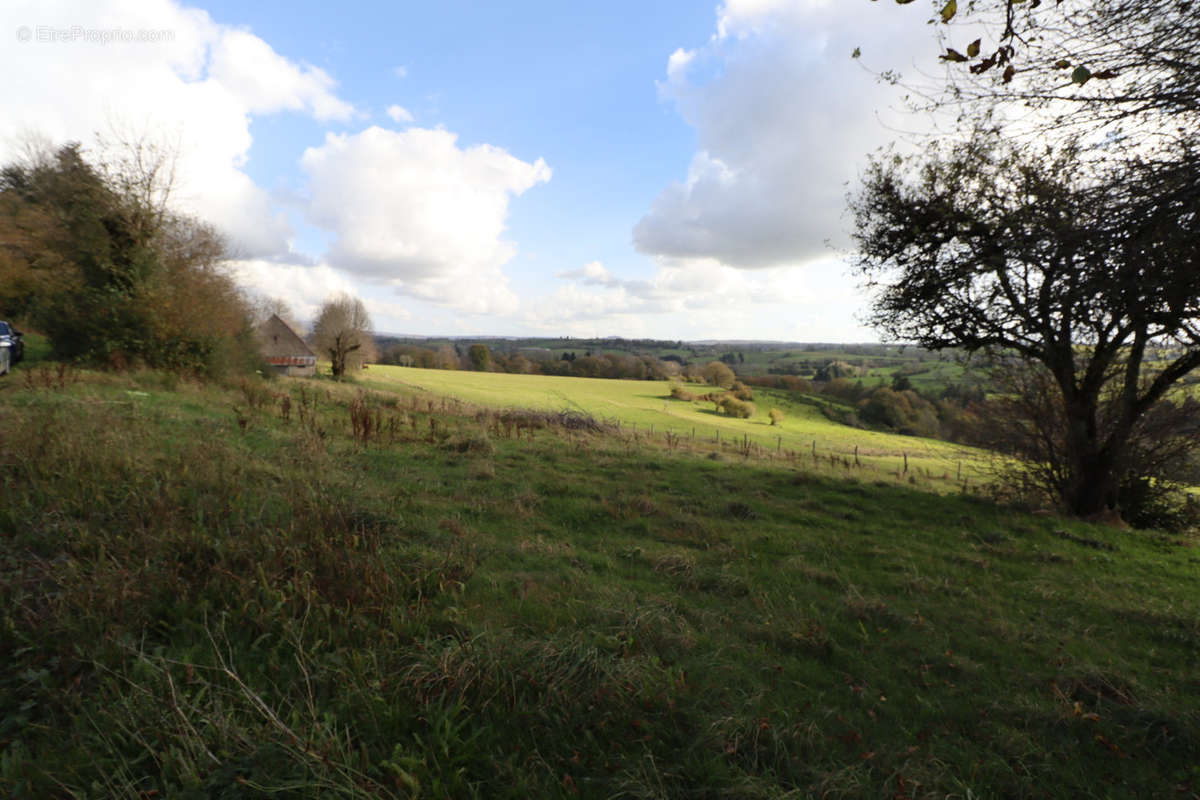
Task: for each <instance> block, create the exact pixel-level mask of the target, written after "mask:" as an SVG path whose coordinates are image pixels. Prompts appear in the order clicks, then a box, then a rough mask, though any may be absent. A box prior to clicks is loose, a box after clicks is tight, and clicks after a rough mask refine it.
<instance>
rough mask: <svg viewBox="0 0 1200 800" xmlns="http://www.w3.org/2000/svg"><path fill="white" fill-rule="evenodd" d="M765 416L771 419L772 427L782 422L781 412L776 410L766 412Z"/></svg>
mask: <svg viewBox="0 0 1200 800" xmlns="http://www.w3.org/2000/svg"><path fill="white" fill-rule="evenodd" d="M767 416H769V417H770V418H771V424H772V425H778V424H779V423H781V422H783V412H782V411H780V410H779V409H778V408H772V409H771V410H770V411H768V412H767Z"/></svg>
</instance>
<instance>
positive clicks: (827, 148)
mask: <svg viewBox="0 0 1200 800" xmlns="http://www.w3.org/2000/svg"><path fill="white" fill-rule="evenodd" d="M890 5H892V4H887V6H890ZM887 6H885V4H882V3H881V4H878V5H873V6H870V7H859V6H857V5H855V4H850V3H845V2H838V3H834V2H831V0H728V1H727V2H726V3H725V4H724V5H723V6H721V7H720V8H719V9H718V20H717V26H716V32H715V34H714V35H713V37H712V38H711V40H710V41H709V42H707V43H706V44H704V45H703V46H701V47H699V48H697V49H695V50H690V51H689V50H683V49H679V50H676V51H675V52H674V53H672V54H671V55H670V57H669V59H668V61H667V77H666V80H665V81H663V82H661V83H660V84H659V90H660V93H661V96H662V97H663V98H664V99H666V100H668V101H670V102H671V103H673V104H674V105H675V107H676V108H677V109H678V110H679V112H680V113H681V114H682V116H683V117H684V119H685V120H686V121H687V122H688V123H689V124H691V125H692V126H694V128H695V129H696V137H697V150H696V153H695V154H694V156H693V158H692V162H691V166H690V167H689V169H688V174H687V176H686V178H684V179H683V180H681V181H678V182H674V183H672V184H670V185H669V186H667V187H666V188H664V189H663V190H662V192H661V193H660V194H659V195H658V197H657V198H656V199H655V200H654V201H653V203H652V204H651V206H650V208H649V210H648V212H647V213H646V215H645V216H644V217H643V218H642V219H641V220H640V221H639V222H638V223H637V225H636V226H635V228H634V233H633V236H634V242H635V244H636V246H637V248H638V249H639V250H640V251H642V252H644V253H647V254H650V255H658V256H670V257H675V258H713V259H716V260H718V261H720V262H721V263H723V264H726V265H731V266H736V267H740V268H764V267H769V266H778V265H785V264H799V263H803V262H805V261H808V260H811V259H814V258H818V257H820V256H822V255H824V254H826V252H827V249H826V241H827V240H833V241H834V242H836V243H841V242H842V240H843V238H844V237H843V236H842V232H843V229H844V227H845V223H844V221H843V220H842V210H843V208H844V207H845V194H846V191H847V186H846V183H847V181H851V180H853V179H854V178H855V177H856V170H857V167H856V165H857V164H860V163H862V159H863V156H864V155H865V154H866V153H867V152H869V151H871V150H873V149H874V148H875V147H877V146H878V145H879V144H881V143H883V142H886V141H887V140H888V139H891V138H894V133H892V132H890V131H888V130H886V128H885V127H884V125H883V124H881V122H880V120H879V118H878V117H877V115H876V112H880V113H882V114H883V115H884V116H887V115H888V113H889V112H888V105H889V104H890V103H894V102H896V98H895V95H894V92H893V90H892V88H891V87H889V86H881V85H880V84H879V83H878V82H877V81H875V79H874V77H873V76H872V75H870V74H867V73H866V72H865V71H864V70H863V69H862V68H861V65H859V64H858V63H857V62H855V61H853V60H852V59H851V58H850V53H851V51H852V50H853V49H854V48H855V47H862V48H863V50H864V51H865V52H867V53H868V54H869V55H871V56H872V59H873V62H872V63H878V64H882V65H884V66H885V67H902V66H904V65H905V64H906V63H908V60H909V59H910V58H911V54H912V53H914V52H918V53H919V52H929V53H932V48H931V47H930V44H929V34H928V30H927V28H926V27H925V26H924V25H923V22H924V16H923V15H922V14H920V13H913V12H909V11H907V9H905V8H903V7H901V8H899V9H896V8H889V7H887ZM864 14H866V15H870V20H869V24H864V20H863V17H864ZM889 23H890V24H889ZM916 42H920V44H916ZM922 48H924V49H922Z"/></svg>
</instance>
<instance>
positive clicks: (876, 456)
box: [363, 366, 988, 481]
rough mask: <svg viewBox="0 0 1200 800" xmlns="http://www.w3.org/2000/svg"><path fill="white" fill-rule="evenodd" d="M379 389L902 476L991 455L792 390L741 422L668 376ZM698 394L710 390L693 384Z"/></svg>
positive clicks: (761, 401)
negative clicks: (776, 413) (575, 415)
mask: <svg viewBox="0 0 1200 800" xmlns="http://www.w3.org/2000/svg"><path fill="white" fill-rule="evenodd" d="M363 380H364V383H365V384H366V385H369V386H372V387H377V388H401V389H402V388H409V389H420V390H424V391H429V392H432V393H434V394H442V395H447V396H451V397H456V398H459V399H461V400H464V401H467V402H471V403H477V404H479V405H484V406H489V407H493V408H509V407H522V408H540V409H549V410H559V409H576V410H579V411H584V412H586V413H589V414H592V415H595V416H597V417H601V418H605V419H616V420H619V421H620V423H621V424H622V426H623V427H625V428H628V429H629V430H630V431H632V430H634V426H636V430H637V431H638V432H640V433H643V434H648V433H650V431H651V426H653V430H654V432H655V433H657V434H660V435H661V434H662V432H664V431H671V432H672V433H674V434H679V435H681V436H685V437H688V439H689V441H690V440H691V437H692V432H693V431H695V440H696V441H698V442H701V443H705V442H715V441H716V439H717V437H718V435H719V436H720V437H722V439H723V440H725V441H727V442H728V441H743V440H744V441H748V442H753V443H755V444H757V445H758V446H760V447H761V448H763V449H764V450H767V451H785V452H786V451H790V452H795V453H801V454H804V456H805V457H809V458H811V455H812V452H813V450H814V443H815V450H816V453H817V455H818V458H827V457H828V456H829V455H830V454H833V455H835V456H836V457H838V458H839V459H853V457H854V452H855V448H856V447H857V448H858V457H859V461H860V462H861V463H865V464H870V465H872V466H873V467H875V468H876V469H877V470H878V471H880V472H882V473H889V474H894V473H896V472H901V473H902V474H903V470H904V463H905V454H907V457H908V463H909V470H910V472H912V471H915V470H920V471H921V472H922V474H926V475H929V476H943V475H947V476H949V478H950V479H953V480H956V481H957V479H958V477H959V470H960V464H961V470H962V474H963V475H965V476H967V477H968V478H969V479H971V480H979V479H982V478H983V477H984V476H985V475H986V465H987V459H988V456H987V454H985V453H983V452H981V451H979V450H976V449H973V448H968V447H963V446H959V445H953V444H949V443H946V442H939V441H936V440H933V439H922V438H919V437H913V436H900V435H896V434H887V433H880V432H877V431H866V430H859V429H856V428H850V427H847V426H845V425H841V424H839V423H836V422H833V421H832V420H829V419H827V418H826V417H825V416H824V415H823V414H821V412H820V411H819V410H818V409H817V408H814V407H813V405H812V404H811V401H809V400H804V399H799V400H797V399H795V398H794V397H792V396H790V395H789V393H787V392H781V391H772V390H764V389H756V390H755V404H756V406H757V408H758V411H757V413H756V414H755V416H754V417H752V418H751V419H746V420H743V419H734V418H731V417H727V416H724V415H719V414H717V413H716V412H715V411H714V410H713V407H712V404H711V403H703V402H699V401H697V402H686V401H680V400H673V399H671V397H670V384H669V383H667V382H665V381H628V380H606V379H601V378H572V377H559V376H546V375H514V374H507V373H493V372H467V371H454V370H430V369H415V368H408V367H390V366H372V367H371V368H370V369H369V370H368V371H367V373H366V375H365V377H364V379H363ZM688 388H689V390H690V391H692V392H694V393H702V392H704V391H707V390H708V388H709V387H701V386H695V385H689V387H688ZM771 408H780V409H781V410H782V411H783V412H784V413H785V415H786V416H785V419H784V421H783V423H782V424H781V425H778V426H772V425H771V424H770V420H769V419H768V417H767V413H768V412H769V411H770V409H771Z"/></svg>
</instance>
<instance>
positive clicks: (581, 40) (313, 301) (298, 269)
mask: <svg viewBox="0 0 1200 800" xmlns="http://www.w3.org/2000/svg"><path fill="white" fill-rule="evenodd" d="M0 20H3V23H2V24H3V25H4V27H5V28H6V29H8V30H10V31H14V32H15V36H14V37H13V38H14V39H15V40H16V41H15V42H14V43H11V44H6V45H5V46H4V47H2V48H0V66H2V67H5V68H6V73H7V74H10V75H12V74H22V75H28V76H31V78H30V79H29V80H28V81H25V82H23V83H22V84H21V85H20V86H18V87H16V88H15V89H14V90H13V91H11V92H6V94H7V95H8V97H7V101H4V100H0V105H3V106H5V107H4V108H3V111H4V113H3V115H0V119H3V120H4V121H3V122H0V139H2V141H0V148H3V149H4V150H5V153H4V155H5V156H6V157H10V158H11V157H12V156H13V154H14V153H16V152H17V151H18V149H19V146H20V140H21V139H22V137H24V136H27V135H28V133H29V132H31V131H36V132H39V133H40V134H42V135H44V136H46V137H49V138H50V139H51V140H53V141H63V140H65V139H79V140H81V141H84V142H85V144H88V145H89V146H90V147H92V148H93V149H97V150H102V149H103V147H104V145H103V144H102V143H100V142H98V141H97V140H96V139H95V137H94V132H96V131H100V132H104V131H109V132H110V135H109V136H108V137H107V138H108V139H109V140H111V139H112V138H113V137H112V136H111V131H112V130H113V129H114V128H115V129H118V130H120V131H122V132H124V134H125V135H127V136H128V135H134V136H149V137H151V138H154V139H159V140H162V141H164V142H168V143H170V144H171V145H172V146H174V147H175V148H176V149H177V150H178V151H179V153H180V169H179V177H178V186H177V189H178V190H177V191H176V194H175V197H176V199H177V202H178V203H179V204H180V206H181V207H183V208H185V209H186V210H188V211H191V212H194V213H196V214H198V215H200V216H202V217H204V218H206V219H209V220H211V221H212V222H213V223H214V224H215V225H216V226H217V227H219V228H220V229H221V230H223V231H224V232H225V233H226V235H227V236H228V238H229V240H230V242H231V245H232V247H233V249H234V253H235V255H236V256H237V257H236V259H235V260H234V261H233V262H232V263H231V269H232V270H233V271H234V273H235V274H236V276H237V277H238V279H239V280H240V281H241V282H242V283H243V284H244V285H245V286H246V287H247V289H248V291H253V292H257V293H259V294H263V295H267V296H272V297H278V298H280V299H283V300H285V301H286V302H288V303H289V304H290V305H291V306H292V307H293V308H294V310H295V312H296V315H297V316H298V317H300V318H302V319H303V318H308V317H311V315H312V314H313V313H314V312H315V309H316V308H317V306H318V305H319V303H320V302H321V301H322V300H323V299H324V298H326V297H328V296H329V295H331V294H332V293H335V292H339V291H347V292H351V293H354V294H356V295H359V296H361V297H363V298H364V300H365V301H366V302H367V305H368V308H369V309H370V310H371V312H372V315H373V317H374V319H375V324H376V328H377V329H379V330H381V331H390V332H403V333H414V334H431V335H433V334H438V335H443V334H451V335H472V334H496V335H518V334H533V335H559V334H570V335H599V336H605V335H622V336H655V337H662V338H672V339H674V338H697V339H699V338H760V339H787V340H806V341H864V340H871V339H874V338H876V337H875V334H874V333H873V332H871V331H870V330H868V329H865V328H863V327H862V326H861V325H860V324H859V323H858V322H857V320H856V316H857V315H858V314H860V313H861V310H862V308H863V306H864V298H863V296H862V293H861V291H860V290H859V289H858V288H857V286H856V282H855V280H854V279H853V278H852V277H851V276H849V275H847V271H846V267H845V266H844V263H843V260H842V255H841V254H839V251H838V250H837V249H836V248H837V247H838V246H841V247H844V246H846V240H845V236H844V231H845V228H846V224H847V222H846V219H845V218H844V214H843V212H842V207H843V205H844V200H843V198H844V196H845V193H846V191H847V190H848V188H849V185H850V183H852V182H853V180H854V178H855V176H856V175H857V171H858V169H859V168H860V167H861V165H862V163H863V161H864V157H865V155H866V153H867V152H869V151H870V150H872V149H873V148H875V147H877V146H879V145H882V144H884V143H886V142H888V141H890V140H891V139H893V138H895V135H896V134H895V130H896V129H898V128H900V127H908V128H911V127H913V120H912V119H911V118H905V117H903V116H902V115H900V114H899V113H898V112H896V111H895V108H896V107H897V106H898V105H899V99H898V97H897V96H896V94H895V91H894V90H893V89H892V88H891V87H887V86H884V85H881V84H880V83H879V82H878V81H876V80H874V78H873V76H872V75H871V74H870V72H868V71H867V70H866V69H864V68H863V67H862V65H861V64H860V63H858V62H855V61H853V60H852V59H851V58H850V51H851V50H852V49H853V48H854V47H858V46H861V47H862V48H863V50H864V53H865V58H864V61H865V62H866V63H868V64H870V65H871V66H873V67H876V68H880V69H883V68H898V69H905V68H911V69H929V70H932V69H935V68H936V67H935V62H934V56H935V54H936V51H935V48H934V46H933V45H932V35H931V34H930V32H929V30H928V29H927V27H926V25H925V9H924V8H923V7H921V8H916V9H909V8H903V7H900V8H897V7H895V6H893V5H892V4H878V3H873V2H871V1H870V0H725V2H721V3H702V2H691V3H685V2H657V3H652V4H648V3H645V2H637V3H634V2H608V3H604V4H600V3H561V2H553V3H551V2H519V3H517V2H513V3H503V4H501V3H485V2H462V1H461V0H453V1H452V2H440V3H435V4H429V3H420V4H418V3H391V4H383V3H380V4H350V3H341V4H330V3H328V2H322V3H317V2H289V3H277V2H260V3H254V4H250V5H248V4H244V3H235V2H205V3H200V4H188V3H181V2H176V0H139V1H137V2H134V1H133V0H95V2H87V3H83V2H75V3H71V2H17V3H15V4H8V5H6V7H5V9H4V10H3V11H0ZM22 31H26V33H25V34H22ZM104 32H115V34H114V33H110V34H107V35H108V39H107V41H104V37H105V35H106V34H105V33H104ZM147 32H149V33H147ZM22 36H24V37H25V38H24V39H22ZM848 182H850V183H848ZM830 244H832V245H833V246H834V248H835V249H831V247H830V246H829V245H830Z"/></svg>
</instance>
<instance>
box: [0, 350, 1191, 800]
mask: <svg viewBox="0 0 1200 800" xmlns="http://www.w3.org/2000/svg"><path fill="white" fill-rule="evenodd" d="M51 374H53V373H51ZM285 401H286V402H285ZM284 409H286V411H285V410H284ZM824 469H825V468H824V467H822V468H821V469H818V470H812V469H809V468H808V467H807V466H805V462H804V461H803V460H801V462H800V464H798V465H790V464H789V465H783V464H771V463H769V462H766V461H755V460H753V459H740V460H732V461H713V460H709V459H706V458H702V457H697V456H695V455H692V454H689V453H688V452H687V451H686V450H684V449H680V448H668V447H664V446H662V445H661V444H659V443H655V444H654V445H653V446H648V445H646V444H644V443H642V442H639V441H634V440H633V439H631V438H630V437H629V436H628V435H627V434H625V433H618V432H616V431H615V430H612V429H610V428H608V427H607V426H605V425H604V424H603V423H601V422H598V421H596V420H594V419H593V420H590V421H589V419H588V418H587V417H584V416H582V415H556V414H543V413H540V412H539V413H528V414H526V413H517V412H508V413H507V414H506V413H501V412H491V411H488V410H486V409H480V408H476V407H473V406H467V405H466V404H461V403H458V404H456V403H443V402H441V401H439V400H435V399H433V398H430V397H428V396H426V395H421V394H416V393H414V394H408V395H403V396H398V395H395V394H391V393H387V392H365V391H363V390H362V389H360V388H358V387H354V386H342V385H337V384H331V383H322V382H302V381H295V382H289V381H277V382H272V383H270V384H258V383H248V384H233V385H230V386H228V387H222V386H217V385H198V384H193V383H187V382H180V383H178V384H171V385H168V384H165V383H163V382H162V381H160V380H158V379H157V378H155V377H154V375H153V374H150V373H146V374H141V375H135V376H129V377H124V378H123V377H119V376H112V375H105V376H97V375H92V374H89V373H77V374H74V376H73V378H72V379H70V380H64V381H61V382H59V381H57V380H56V379H55V380H46V381H40V380H39V381H36V382H33V383H31V384H29V385H20V384H16V385H10V386H9V388H8V389H7V390H6V391H5V392H4V394H3V395H2V396H0V492H2V498H3V503H0V609H3V613H2V616H0V659H2V661H0V663H3V665H4V666H3V668H2V669H0V718H2V722H0V795H4V796H9V797H15V798H43V797H77V798H84V797H131V798H134V797H137V798H141V797H158V796H164V797H165V796H171V797H263V796H288V797H347V798H359V797H426V796H428V797H505V796H509V797H531V796H536V797H576V796H586V797H663V796H668V797H717V796H725V797H729V796H736V797H759V796H761V797H768V796H771V797H775V796H786V795H789V794H791V795H793V796H830V797H839V796H840V797H848V796H889V797H927V796H928V797H932V796H938V797H944V796H960V797H965V796H967V793H968V792H970V793H971V794H973V795H974V796H980V797H983V796H1011V797H1025V796H1028V797H1033V796H1059V797H1062V796H1072V797H1088V796H1092V797H1120V796H1129V797H1135V796H1136V797H1145V796H1177V795H1178V794H1179V793H1180V792H1182V793H1183V796H1186V795H1187V792H1195V790H1196V787H1197V786H1198V785H1200V783H1198V781H1200V774H1197V772H1196V768H1195V763H1196V760H1195V753H1196V752H1197V747H1198V746H1200V713H1198V712H1197V709H1198V708H1200V686H1198V685H1197V684H1196V682H1195V680H1194V676H1195V670H1196V668H1197V666H1200V665H1198V663H1197V658H1198V656H1200V626H1198V625H1197V622H1196V620H1197V619H1198V618H1200V601H1198V600H1197V596H1196V594H1195V591H1194V585H1195V576H1196V570H1197V568H1198V564H1200V561H1198V560H1197V559H1196V557H1195V555H1194V552H1195V550H1194V548H1192V547H1191V545H1192V544H1193V543H1192V542H1190V541H1185V540H1179V539H1172V538H1167V537H1162V536H1158V535H1154V534H1137V533H1132V532H1123V531H1116V530H1111V529H1105V528H1097V527H1089V526H1083V525H1078V524H1075V523H1067V522H1064V521H1060V520H1055V519H1052V518H1048V517H1029V516H1023V515H1020V514H1018V513H1015V512H1013V511H1011V510H1007V509H1003V508H999V507H996V506H993V505H991V504H989V503H987V502H985V501H983V500H980V499H977V498H971V497H938V496H936V495H932V494H928V493H922V492H917V491H912V490H908V489H905V488H902V487H897V486H895V485H891V484H884V485H876V484H873V483H865V482H857V481H853V480H850V481H847V480H845V479H838V480H835V479H833V478H831V477H829V476H828V475H827V474H825V473H824ZM844 472H845V470H842V469H841V468H840V467H839V471H838V474H839V475H840V474H844ZM1181 787H1182V788H1181Z"/></svg>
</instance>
